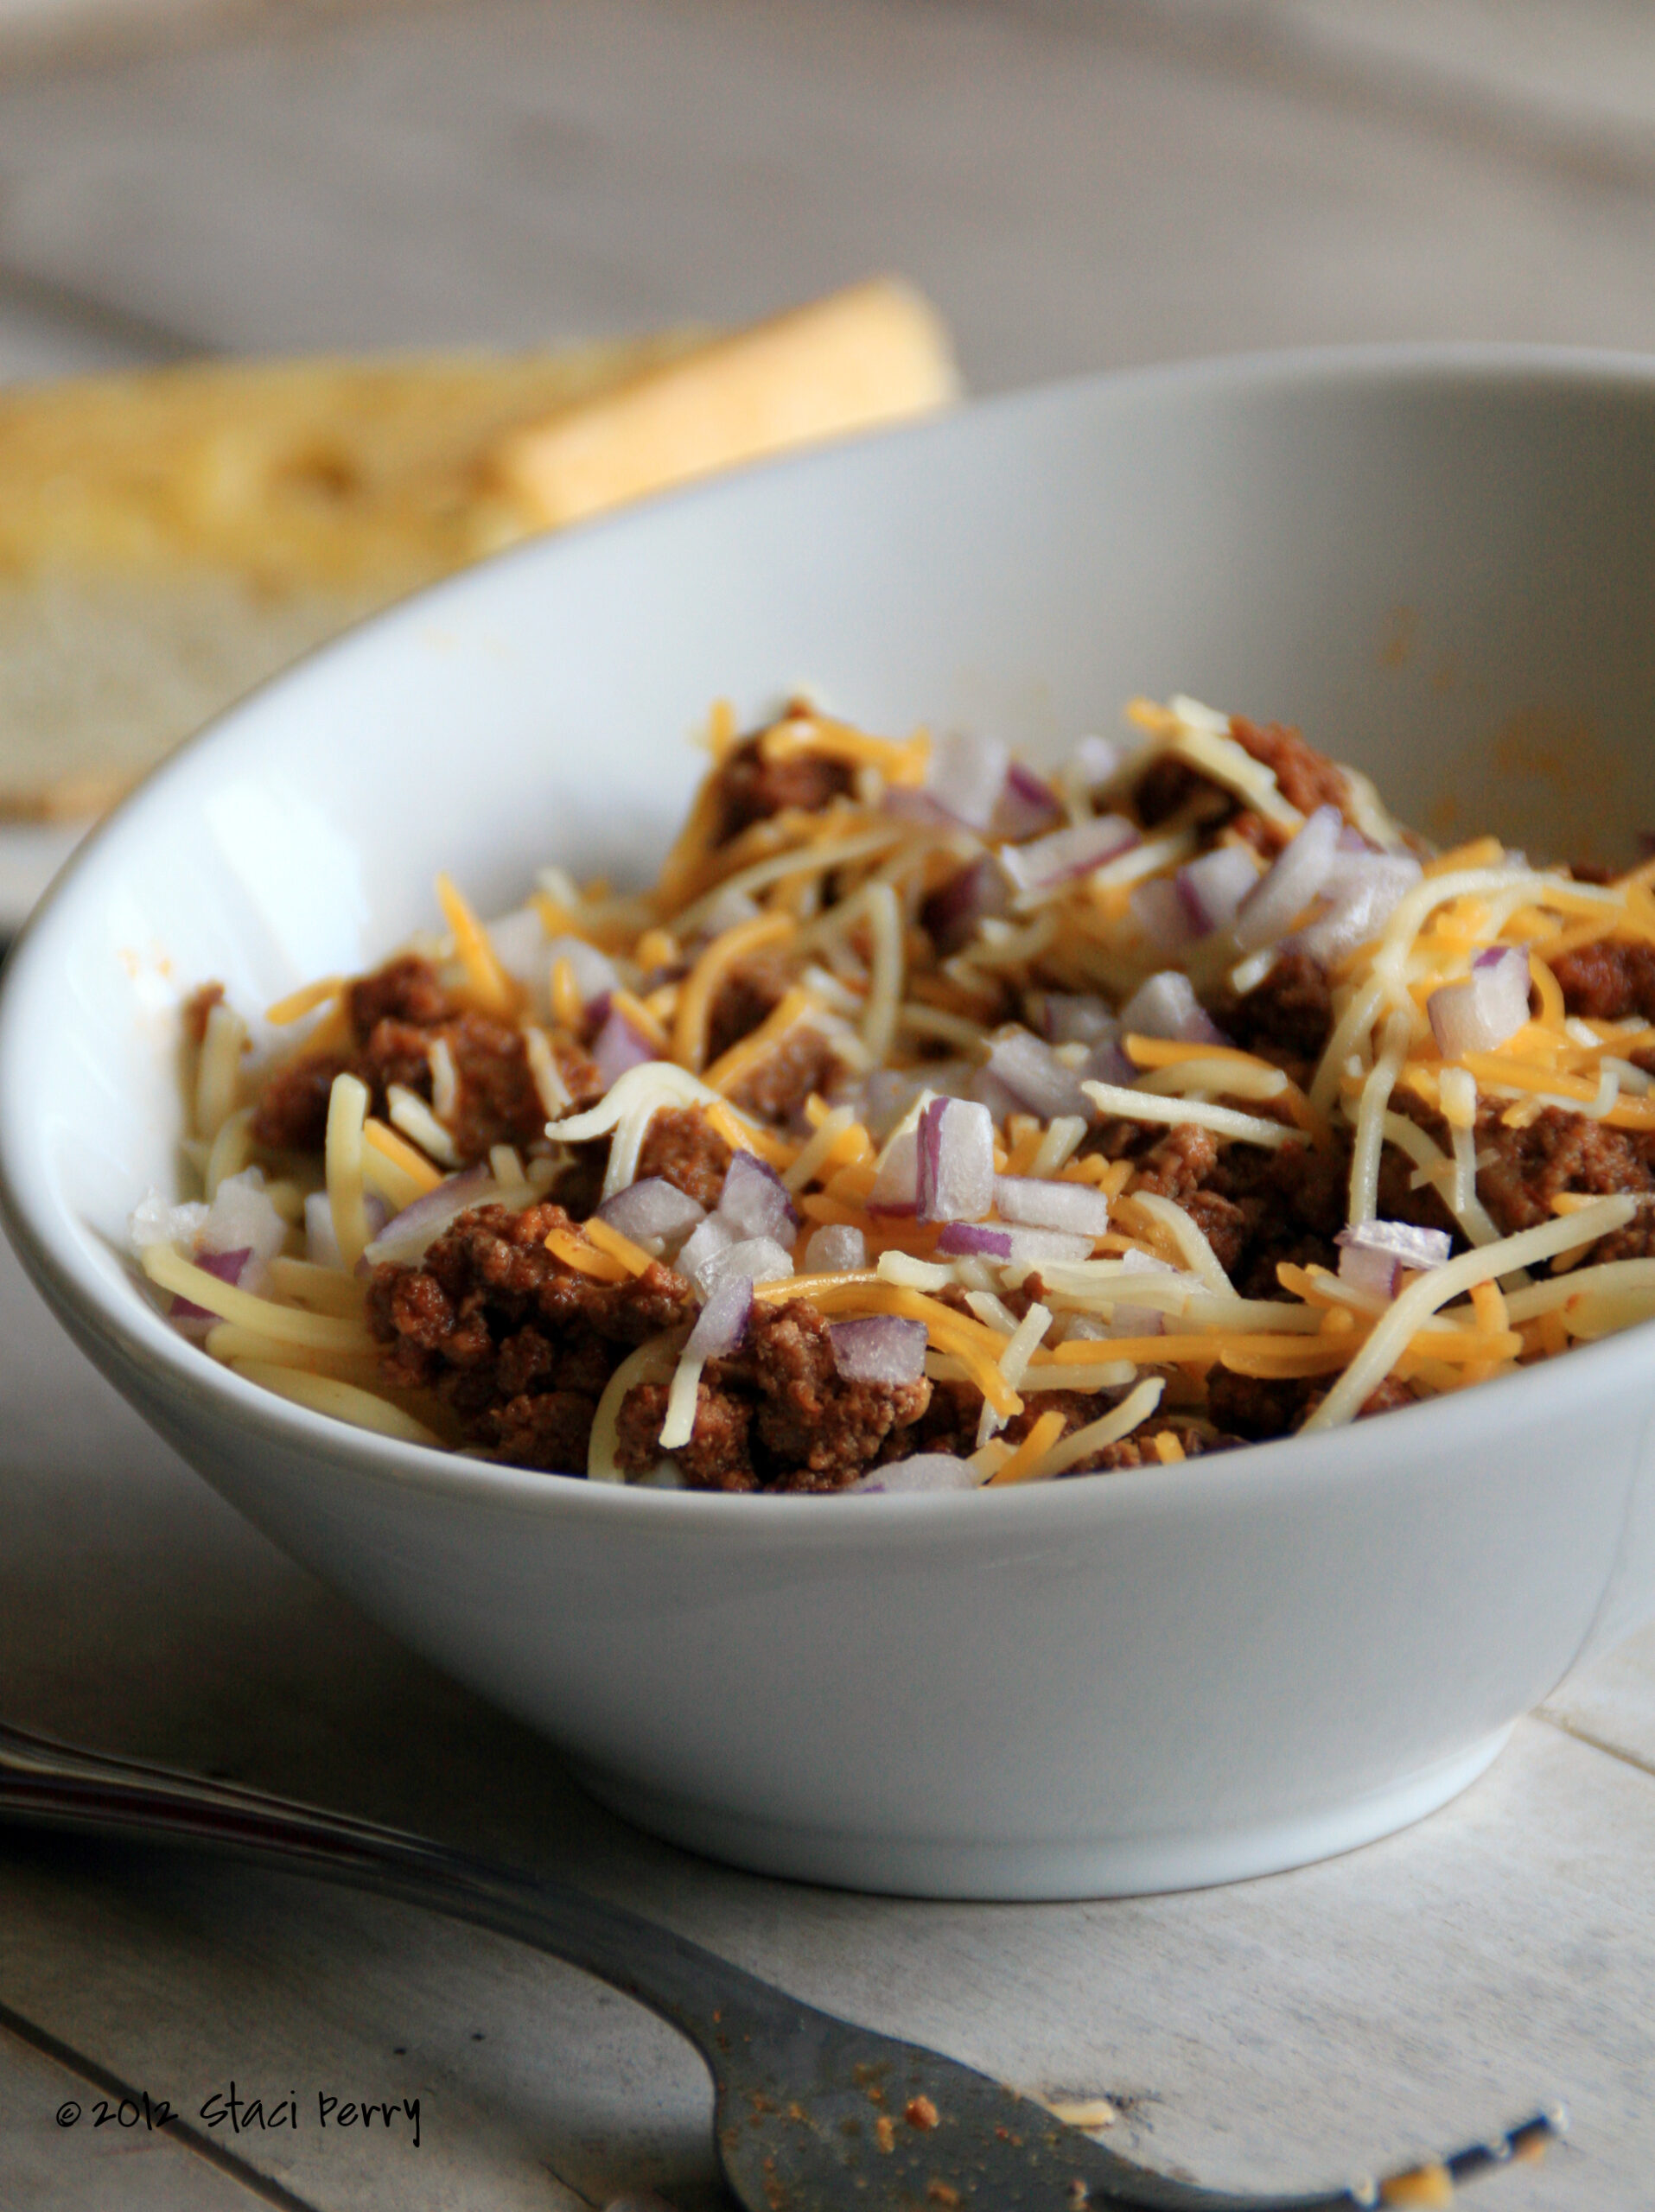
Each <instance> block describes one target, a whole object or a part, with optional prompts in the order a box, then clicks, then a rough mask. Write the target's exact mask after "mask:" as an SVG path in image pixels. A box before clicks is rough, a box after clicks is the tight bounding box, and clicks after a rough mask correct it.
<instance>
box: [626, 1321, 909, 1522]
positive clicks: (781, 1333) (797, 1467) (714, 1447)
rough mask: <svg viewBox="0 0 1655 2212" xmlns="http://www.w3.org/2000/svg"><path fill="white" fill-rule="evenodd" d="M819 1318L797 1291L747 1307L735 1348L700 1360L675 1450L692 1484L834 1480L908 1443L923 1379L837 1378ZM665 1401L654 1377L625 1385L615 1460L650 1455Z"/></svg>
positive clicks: (630, 1465)
mask: <svg viewBox="0 0 1655 2212" xmlns="http://www.w3.org/2000/svg"><path fill="white" fill-rule="evenodd" d="M828 1326H829V1325H828V1323H827V1322H826V1321H825V1320H824V1318H823V1316H822V1315H821V1314H820V1313H818V1311H817V1309H816V1307H815V1306H812V1305H811V1304H809V1303H808V1301H806V1300H800V1299H792V1300H778V1301H776V1302H775V1303H773V1304H772V1303H761V1304H759V1305H756V1306H754V1311H753V1318H752V1321H751V1323H750V1324H749V1325H748V1334H747V1339H746V1342H745V1343H744V1344H742V1349H741V1350H740V1351H738V1352H735V1353H734V1354H732V1355H731V1357H729V1358H728V1359H718V1360H714V1361H712V1362H711V1363H710V1365H709V1366H708V1369H707V1370H706V1374H705V1376H704V1378H703V1381H702V1383H701V1384H700V1387H699V1389H698V1391H697V1415H696V1430H695V1437H694V1440H693V1441H692V1442H691V1446H689V1448H688V1449H687V1451H684V1452H680V1453H678V1464H679V1465H680V1466H681V1467H683V1469H684V1471H685V1473H686V1474H688V1476H689V1477H690V1479H691V1482H693V1483H695V1484H696V1485H697V1487H698V1488H703V1489H711V1490H791V1491H832V1490H843V1489H844V1488H846V1486H847V1485H848V1484H850V1483H853V1482H855V1481H856V1478H857V1477H858V1476H859V1475H861V1474H863V1473H864V1472H866V1471H867V1470H868V1469H869V1467H870V1466H872V1465H875V1463H876V1462H877V1461H878V1460H880V1459H882V1458H896V1457H898V1456H900V1454H901V1452H906V1451H907V1450H908V1449H910V1448H912V1447H911V1446H909V1445H908V1444H907V1440H906V1433H907V1432H909V1431H911V1430H912V1429H913V1425H914V1423H915V1422H916V1421H919V1420H920V1418H921V1416H922V1415H923V1414H924V1413H925V1411H926V1408H927V1407H928V1406H929V1404H930V1402H931V1395H932V1386H931V1384H930V1383H927V1382H926V1381H924V1380H923V1379H921V1380H920V1382H918V1383H853V1382H848V1381H846V1380H845V1378H844V1377H843V1376H841V1375H840V1374H839V1372H838V1370H837V1367H836V1366H835V1363H834V1358H833V1351H832V1346H831V1341H830V1338H829V1335H828ZM665 1411H666V1391H665V1387H664V1386H658V1385H648V1386H646V1387H645V1388H643V1389H637V1390H634V1391H633V1392H631V1393H630V1395H628V1397H627V1403H626V1408H625V1410H624V1411H623V1413H622V1415H621V1438H620V1443H619V1446H618V1448H617V1451H616V1453H615V1457H616V1459H617V1461H618V1462H619V1464H620V1465H621V1466H622V1467H625V1468H627V1469H629V1470H631V1471H633V1472H642V1471H645V1470H646V1469H648V1468H649V1467H652V1466H653V1465H654V1464H655V1462H656V1460H657V1459H659V1456H660V1449H659V1447H660V1433H661V1421H662V1418H663V1416H664V1415H665ZM888 1447H889V1448H888Z"/></svg>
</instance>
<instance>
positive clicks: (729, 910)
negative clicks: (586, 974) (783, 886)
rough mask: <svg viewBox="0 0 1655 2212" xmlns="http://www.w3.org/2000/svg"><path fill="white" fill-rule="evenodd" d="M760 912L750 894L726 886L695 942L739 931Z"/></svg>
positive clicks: (707, 912) (704, 917) (708, 911)
mask: <svg viewBox="0 0 1655 2212" xmlns="http://www.w3.org/2000/svg"><path fill="white" fill-rule="evenodd" d="M758 912H759V902H758V900H757V899H754V897H753V896H752V894H751V893H749V892H746V891H738V890H737V889H736V888H735V887H734V885H731V884H725V885H724V886H723V887H722V889H721V890H719V891H716V892H715V893H714V894H713V897H712V901H711V903H710V905H709V906H707V908H706V909H705V911H704V912H703V914H702V917H701V920H700V923H699V925H698V926H697V930H696V933H695V942H696V943H697V944H704V943H705V942H706V940H707V939H708V938H715V937H722V935H723V933H724V931H726V930H733V929H739V928H740V926H741V925H742V923H743V922H750V921H752V920H753V918H754V916H755V915H756V914H757V913H758ZM610 988H613V986H611V987H610Z"/></svg>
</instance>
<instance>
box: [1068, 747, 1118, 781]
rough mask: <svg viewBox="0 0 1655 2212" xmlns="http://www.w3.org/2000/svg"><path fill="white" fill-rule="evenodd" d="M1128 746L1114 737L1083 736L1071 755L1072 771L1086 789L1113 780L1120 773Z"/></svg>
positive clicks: (1070, 766)
mask: <svg viewBox="0 0 1655 2212" xmlns="http://www.w3.org/2000/svg"><path fill="white" fill-rule="evenodd" d="M1125 759H1126V747H1124V746H1123V745H1118V744H1117V742H1116V741H1115V740H1114V739H1113V738H1112V737H1083V738H1082V739H1081V740H1080V741H1079V743H1078V744H1077V745H1076V747H1075V748H1074V750H1073V753H1070V755H1069V769H1070V773H1071V774H1072V776H1073V778H1074V780H1075V781H1076V782H1077V783H1078V784H1079V785H1081V786H1082V787H1083V788H1084V789H1085V790H1088V791H1090V790H1092V789H1093V788H1094V787H1095V786H1096V785H1098V784H1107V783H1110V782H1111V781H1112V780H1113V779H1114V778H1115V777H1116V776H1117V775H1118V774H1119V773H1120V770H1121V764H1122V763H1123V761H1124V760H1125Z"/></svg>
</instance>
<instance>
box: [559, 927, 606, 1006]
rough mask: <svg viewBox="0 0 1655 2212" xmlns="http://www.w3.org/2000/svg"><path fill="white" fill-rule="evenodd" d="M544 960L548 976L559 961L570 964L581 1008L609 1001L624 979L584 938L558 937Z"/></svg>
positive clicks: (603, 954)
mask: <svg viewBox="0 0 1655 2212" xmlns="http://www.w3.org/2000/svg"><path fill="white" fill-rule="evenodd" d="M543 957H544V959H545V961H546V963H547V966H546V973H547V974H548V975H550V974H551V970H552V969H554V968H555V967H556V966H557V963H558V962H559V961H560V960H567V961H568V963H569V965H570V970H571V972H572V973H573V975H574V977H575V988H576V990H577V991H578V992H579V993H580V995H581V1001H582V1005H585V1006H590V1005H591V1004H592V1001H594V1000H595V999H602V998H607V997H608V995H609V994H610V993H611V992H612V991H614V990H617V989H619V988H620V985H621V976H620V974H619V971H618V970H617V969H616V967H615V964H614V961H613V960H611V959H610V958H609V957H608V954H607V953H602V952H600V951H599V950H598V949H597V947H596V945H595V944H588V943H587V941H586V939H585V938H583V937H555V938H552V940H551V944H549V945H548V946H547V947H546V950H545V953H544V956H543Z"/></svg>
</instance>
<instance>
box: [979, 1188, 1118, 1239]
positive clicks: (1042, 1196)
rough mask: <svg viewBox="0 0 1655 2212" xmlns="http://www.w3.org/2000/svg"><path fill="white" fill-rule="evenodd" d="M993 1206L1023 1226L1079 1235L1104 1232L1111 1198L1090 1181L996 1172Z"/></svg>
mask: <svg viewBox="0 0 1655 2212" xmlns="http://www.w3.org/2000/svg"><path fill="white" fill-rule="evenodd" d="M994 1206H995V1211H996V1213H997V1214H998V1215H999V1217H1000V1218H1001V1220H1002V1221H1011V1222H1015V1223H1016V1224H1018V1225H1019V1226H1020V1227H1022V1228H1028V1229H1066V1230H1070V1231H1071V1232H1072V1233H1073V1235H1075V1236H1102V1235H1103V1234H1104V1231H1105V1230H1107V1229H1108V1227H1109V1200H1108V1199H1107V1198H1105V1197H1104V1193H1103V1192H1101V1191H1100V1190H1098V1189H1097V1187H1096V1186H1095V1185H1092V1184H1090V1183H1056V1182H1051V1181H1048V1180H1047V1179H1046V1178H1045V1177H1044V1176H1041V1175H996V1177H995V1179H994Z"/></svg>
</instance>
